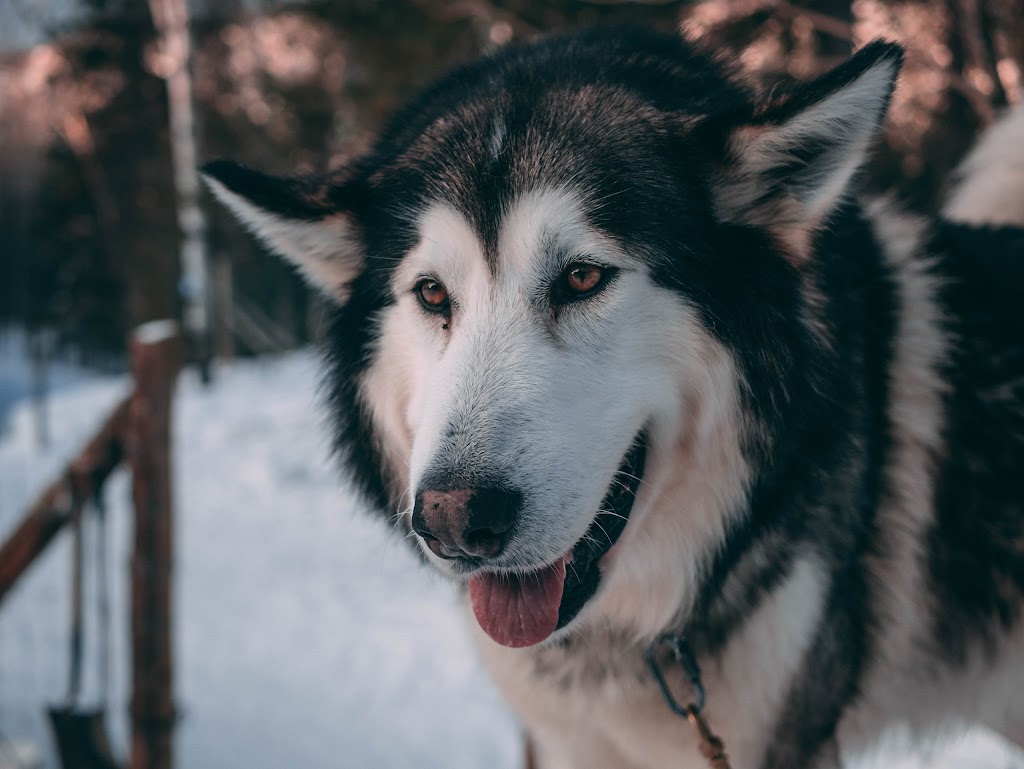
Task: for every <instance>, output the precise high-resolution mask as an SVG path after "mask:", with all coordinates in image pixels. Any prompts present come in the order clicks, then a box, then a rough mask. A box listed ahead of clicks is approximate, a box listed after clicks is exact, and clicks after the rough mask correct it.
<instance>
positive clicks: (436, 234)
mask: <svg viewBox="0 0 1024 769" xmlns="http://www.w3.org/2000/svg"><path fill="white" fill-rule="evenodd" d="M417 231H418V232H419V242H418V243H417V244H416V246H414V247H413V249H412V251H410V252H409V254H408V256H407V257H406V258H405V259H404V260H403V262H402V265H401V267H400V269H399V270H398V271H397V272H396V275H397V279H398V281H399V282H401V283H403V284H406V285H409V284H412V283H413V282H414V281H415V280H416V278H417V277H419V276H420V275H424V274H430V275H436V276H437V277H438V279H440V280H441V281H442V282H450V283H452V284H457V285H472V284H474V283H475V284H477V285H479V281H480V280H486V279H487V278H486V275H485V273H487V271H488V267H487V261H486V259H485V258H484V246H483V241H482V239H481V238H480V236H479V234H478V233H477V232H476V231H475V230H474V229H473V227H472V225H471V224H470V222H469V220H468V219H467V218H466V217H465V216H464V215H463V214H461V213H460V212H459V211H457V210H456V209H455V208H453V207H452V206H450V205H448V204H446V203H441V202H437V203H433V204H432V205H430V206H429V207H427V209H426V210H425V211H424V212H423V213H422V214H421V215H420V216H419V221H418V224H417Z"/></svg>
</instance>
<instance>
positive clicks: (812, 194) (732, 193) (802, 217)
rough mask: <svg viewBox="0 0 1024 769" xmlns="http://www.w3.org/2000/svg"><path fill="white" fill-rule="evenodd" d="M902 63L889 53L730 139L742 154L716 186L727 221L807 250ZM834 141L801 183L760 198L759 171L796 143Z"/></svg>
mask: <svg viewBox="0 0 1024 769" xmlns="http://www.w3.org/2000/svg"><path fill="white" fill-rule="evenodd" d="M896 68H897V64H896V62H895V61H893V60H892V59H883V60H882V61H880V62H878V63H877V64H875V65H874V66H872V67H870V68H868V69H867V70H865V71H864V72H863V73H862V74H861V75H860V76H859V77H858V78H857V79H856V80H854V81H853V82H851V83H848V84H847V85H845V86H844V87H842V88H840V89H839V90H837V91H835V92H833V93H831V94H829V95H828V96H827V97H825V98H824V99H822V100H820V101H818V102H816V103H815V104H812V105H810V106H809V107H807V108H806V109H804V110H803V111H801V112H799V113H797V114H796V115H794V116H793V117H791V118H790V119H789V120H787V121H786V122H784V123H782V124H781V125H772V126H747V127H745V128H740V129H738V130H737V131H736V132H735V134H734V136H733V140H732V151H733V153H734V155H735V157H736V160H735V161H734V162H733V163H732V164H730V165H729V167H728V168H726V169H723V172H722V174H721V175H720V178H719V179H718V182H717V184H716V187H715V206H716V212H717V213H718V215H719V216H720V217H722V219H723V220H724V221H736V222H744V223H748V224H755V225H759V226H763V227H767V228H768V229H769V230H770V231H771V232H773V233H775V234H776V236H777V237H778V238H779V239H780V240H781V241H783V242H784V243H785V245H787V246H788V247H789V248H790V249H791V251H792V252H793V254H794V256H796V257H797V258H801V257H803V256H804V255H805V254H806V252H807V249H808V244H809V240H810V236H811V234H813V232H814V231H815V230H817V229H818V227H819V226H820V225H821V223H822V222H823V221H824V219H825V218H826V217H827V216H828V214H829V213H830V212H831V211H832V210H833V209H834V208H835V207H836V206H837V205H838V204H839V202H840V201H841V200H842V198H843V196H844V195H846V193H847V190H848V188H849V183H850V179H851V178H852V177H853V174H854V172H855V171H856V170H857V169H858V168H860V166H861V165H863V163H864V161H865V159H866V158H867V150H868V148H869V146H870V145H871V142H872V140H873V139H874V138H875V136H876V135H877V133H878V129H879V126H880V125H881V122H882V118H883V117H884V115H885V108H886V105H887V103H888V99H889V93H890V91H891V89H892V83H893V80H894V78H895V77H896ZM821 141H828V142H829V143H830V145H831V146H830V147H829V149H828V150H827V151H825V152H824V153H823V154H822V155H821V156H819V157H817V158H815V159H814V160H813V161H812V163H811V164H810V165H805V166H803V167H801V168H800V169H798V170H796V171H795V172H794V173H795V174H798V175H799V176H800V184H799V185H794V186H793V187H792V188H790V189H787V190H786V191H785V192H781V193H779V194H778V195H777V196H775V198H774V199H772V200H771V201H768V202H765V201H762V200H760V199H759V198H760V196H761V195H762V194H763V186H764V184H763V182H762V181H761V179H762V178H763V177H764V176H765V175H767V174H769V173H770V172H771V171H772V170H773V169H776V168H778V167H780V166H785V165H787V164H789V163H791V162H792V160H793V152H794V150H796V149H798V148H800V147H804V146H807V145H808V144H812V143H817V142H821Z"/></svg>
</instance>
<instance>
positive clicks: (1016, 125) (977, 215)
mask: <svg viewBox="0 0 1024 769" xmlns="http://www.w3.org/2000/svg"><path fill="white" fill-rule="evenodd" d="M954 178H959V179H961V181H960V183H959V184H957V185H956V186H955V187H954V189H953V191H952V194H951V195H950V197H949V200H948V201H947V202H946V205H945V207H944V208H943V214H944V215H945V216H946V217H948V218H949V219H952V220H953V221H958V222H966V223H968V224H995V225H1017V226H1021V225H1024V194H1022V191H1024V107H1017V108H1016V109H1014V110H1013V111H1012V112H1010V113H1008V114H1007V115H1006V116H1005V117H1004V118H1003V119H1002V120H1000V121H998V122H996V123H995V124H993V125H992V126H991V127H990V128H989V129H988V131H986V132H985V134H984V135H983V136H982V137H981V141H979V142H978V145H977V146H976V147H975V148H974V149H973V150H971V152H970V153H969V154H968V155H967V158H966V159H965V160H964V162H963V163H961V164H960V167H959V169H958V170H957V172H956V174H954Z"/></svg>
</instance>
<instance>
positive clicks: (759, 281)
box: [205, 30, 1024, 769]
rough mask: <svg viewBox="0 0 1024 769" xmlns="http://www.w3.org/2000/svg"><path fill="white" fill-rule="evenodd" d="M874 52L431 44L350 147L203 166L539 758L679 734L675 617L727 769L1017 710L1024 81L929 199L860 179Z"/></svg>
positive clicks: (581, 762) (820, 766)
mask: <svg viewBox="0 0 1024 769" xmlns="http://www.w3.org/2000/svg"><path fill="white" fill-rule="evenodd" d="M901 58H902V54H901V51H900V49H899V47H898V46H895V45H892V44H888V43H883V42H875V43H872V44H870V45H868V46H865V47H864V48H863V49H861V50H860V51H859V52H858V53H857V54H855V55H854V56H853V58H852V59H851V60H850V61H848V62H846V63H845V64H842V65H840V66H839V67H837V68H836V69H835V70H833V71H831V72H829V73H827V74H825V75H824V76H822V77H821V78H819V79H817V80H815V81H813V82H810V83H806V84H802V85H799V86H795V87H792V88H788V89H783V88H778V89H774V90H772V91H771V92H769V93H760V92H758V91H756V90H754V89H752V88H750V87H748V86H747V85H745V84H744V81H743V78H742V76H741V75H740V74H739V73H737V72H736V71H735V70H734V68H732V67H731V66H730V65H728V64H726V63H723V62H721V61H718V60H717V59H716V58H715V57H713V56H709V55H707V54H706V53H703V52H701V51H700V50H699V49H698V48H696V47H694V46H692V45H690V44H687V43H684V42H683V41H681V40H679V39H676V38H672V37H667V36H659V35H654V34H649V33H645V32H611V31H600V30H598V31H591V32H586V33H581V34H578V35H573V36H565V37H555V38H548V39H544V40H541V41H539V42H534V43H529V44H526V45H522V46H516V47H510V48H507V49H504V50H502V51H499V52H498V53H496V54H495V55H493V56H491V57H488V58H485V59H482V60H480V61H478V62H474V63H472V64H469V65H467V66H465V67H463V68H462V69H459V70H457V71H455V72H453V73H451V74H450V75H448V76H446V77H444V78H443V79H441V80H440V81H438V83H437V84H436V85H435V86H433V87H432V88H431V89H430V90H428V91H427V92H425V93H424V94H423V95H421V96H420V97H419V98H418V99H417V100H415V101H414V102H413V103H412V104H410V105H409V106H408V107H407V108H406V109H405V110H403V111H402V112H401V113H400V114H399V115H397V116H396V117H395V118H394V119H393V120H392V121H391V123H390V125H389V127H388V128H386V129H385V130H384V131H383V133H382V134H381V136H380V138H379V140H378V142H377V143H376V145H375V147H374V148H373V150H372V151H371V152H370V153H369V154H367V155H366V156H365V157H363V158H361V159H360V160H357V161H356V162H354V163H352V164H351V165H350V166H348V167H346V168H342V169H339V170H337V171H334V172H331V173H327V174H323V175H318V176H314V177H305V178H294V179H281V178H274V177H268V176H265V175H262V174H260V173H258V172H255V171H251V170H248V169H245V168H242V167H239V166H236V165H233V164H230V163H225V162H217V163H214V164H211V165H210V166H208V167H207V168H206V169H205V171H206V176H207V180H208V182H209V184H210V186H211V188H212V190H213V191H214V192H215V193H216V195H217V196H218V197H219V198H220V199H221V200H222V201H223V202H224V203H225V204H226V205H227V206H228V207H229V208H230V209H232V211H234V212H235V213H236V214H237V215H238V216H239V218H240V219H241V220H242V221H243V222H244V223H246V224H247V225H248V226H249V227H250V228H251V229H252V230H253V231H254V233H255V234H257V235H258V236H259V237H260V238H262V239H263V240H264V242H265V243H267V244H268V245H269V246H270V247H271V248H272V249H274V250H275V251H277V252H279V253H280V254H282V255H283V256H284V257H285V258H287V259H289V260H291V261H292V262H293V263H294V264H295V265H296V266H297V267H298V268H299V269H301V270H302V271H303V272H304V274H305V275H306V276H307V277H308V278H309V279H310V281H311V282H312V283H313V284H314V285H315V286H317V287H318V288H320V289H321V290H322V291H324V293H325V294H326V295H327V296H328V297H330V298H331V300H332V303H333V308H334V309H333V318H332V322H331V328H330V332H329V336H328V341H327V360H328V368H327V373H326V376H325V384H326V390H327V392H328V396H329V398H328V401H329V408H330V409H331V415H332V420H333V424H334V425H335V427H336V445H337V449H338V451H339V454H340V456H341V457H342V460H343V464H344V467H345V468H346V469H347V471H348V472H349V474H350V476H351V477H352V478H353V479H354V481H355V482H356V484H357V485H358V487H359V488H360V489H361V490H362V491H363V492H364V493H365V495H366V497H367V498H368V500H369V501H370V502H371V503H372V505H373V506H374V507H375V508H377V509H378V510H379V511H380V512H381V514H382V515H383V516H384V517H385V518H386V519H387V520H389V521H391V522H392V523H394V524H395V525H396V526H398V527H399V528H400V529H401V530H403V531H404V532H407V533H408V534H409V535H410V540H411V541H413V542H414V543H415V544H416V546H417V548H418V549H419V550H420V552H421V553H422V555H423V557H424V559H425V560H426V561H428V562H429V563H430V564H431V566H432V567H434V568H436V569H438V570H440V571H441V572H443V573H445V574H447V575H449V576H450V577H451V578H452V579H454V580H457V581H459V582H460V583H464V584H467V585H468V590H467V618H468V619H469V621H470V622H471V624H472V625H473V627H474V628H475V632H476V635H477V636H478V639H479V647H480V652H481V655H482V658H483V660H484V662H485V664H486V666H487V668H488V669H489V670H490V672H491V674H492V675H493V677H494V679H495V680H496V681H497V683H498V685H499V686H500V688H501V690H502V691H503V692H504V694H505V696H506V697H507V698H508V700H509V702H510V703H511V704H512V706H513V707H514V708H515V709H516V711H517V713H518V714H519V715H520V717H521V718H522V720H523V722H524V724H525V726H526V728H527V730H528V731H529V734H530V735H531V738H532V740H533V742H534V744H535V746H536V750H537V756H538V761H539V764H540V767H541V768H542V769H549V768H554V767H575V768H578V769H583V768H584V767H585V768H586V769H601V768H605V767H606V768H607V769H613V768H614V769H625V768H626V767H629V768H631V769H664V767H693V769H698V768H699V767H703V766H704V765H705V763H704V759H703V758H701V756H700V754H699V752H698V747H697V741H696V738H695V734H694V732H693V730H692V729H691V728H690V727H689V725H688V724H687V723H686V722H685V721H683V720H681V719H680V718H679V717H678V716H676V715H674V714H673V713H672V712H670V711H669V710H668V708H667V707H666V705H665V703H664V701H663V700H662V697H661V696H660V694H659V692H658V690H657V688H656V686H655V685H654V682H653V680H652V679H651V676H650V673H649V671H648V670H647V668H646V667H645V665H644V662H643V655H644V651H645V649H646V648H647V646H648V645H649V644H650V642H651V641H652V640H653V639H655V638H657V637H658V636H659V635H660V634H663V633H671V634H674V635H677V636H679V637H684V638H685V639H686V641H687V643H688V644H689V646H690V648H691V649H692V650H693V651H694V653H695V655H696V657H697V659H698V661H699V664H700V666H701V668H702V671H703V680H704V684H705V687H706V690H707V706H706V711H705V715H706V717H707V719H708V721H709V722H710V723H711V724H712V726H713V727H714V728H715V729H716V731H717V732H718V733H719V734H720V735H721V737H722V738H723V739H724V741H725V744H726V747H727V750H728V753H729V756H730V759H731V761H732V765H733V767H734V768H735V769H836V767H838V766H840V762H841V757H842V756H843V755H847V754H852V753H855V752H856V751H858V750H861V749H863V748H866V747H868V746H870V745H872V744H873V743H875V742H876V741H877V740H878V739H879V737H880V736H881V735H883V733H884V732H885V731H886V730H887V729H888V728H890V727H892V726H896V725H905V726H909V727H910V729H911V730H912V732H913V733H914V734H917V735H920V736H922V737H923V736H928V735H932V734H948V733H949V732H950V730H951V727H953V726H955V725H959V724H968V723H983V724H986V725H988V726H990V727H992V728H994V729H996V730H998V731H1001V732H1002V733H1003V734H1005V735H1008V736H1010V737H1011V738H1013V739H1018V740H1020V739H1022V738H1024V695H1022V694H1021V692H1022V691H1024V638H1022V627H1021V607H1022V598H1024V512H1022V508H1021V505H1022V500H1024V482H1022V480H1021V477H1022V476H1021V468H1022V467H1024V331H1022V329H1024V323H1021V321H1020V318H1019V315H1020V309H1019V305H1018V301H1019V300H1020V298H1021V297H1022V296H1024V267H1022V264H1024V262H1022V259H1024V247H1022V238H1024V235H1022V231H1021V230H1020V229H1015V227H1020V226H1022V225H1024V113H1017V114H1016V115H1013V116H1011V117H1010V118H1008V119H1007V120H1006V121H1004V122H1003V123H1001V124H1000V125H999V126H997V127H996V128H995V129H994V130H993V131H992V132H991V134H990V135H989V136H987V137H986V138H985V139H983V140H982V142H981V144H980V146H979V147H978V148H977V149H976V151H975V152H974V153H973V154H972V156H971V157H970V158H969V159H968V160H967V161H966V162H965V164H964V166H963V168H962V171H961V172H960V174H959V177H958V179H957V181H956V186H955V187H954V192H953V194H952V196H951V198H950V202H949V205H948V208H947V211H946V215H945V216H944V217H943V218H939V219H934V220H924V219H919V218H915V217H912V216H909V215H906V214H904V213H902V212H901V211H900V209H899V206H898V205H896V204H895V203H894V202H893V201H891V200H887V199H868V198H866V197H865V196H863V195H861V194H860V193H859V192H858V187H859V184H858V182H859V173H858V171H859V169H860V168H861V166H862V165H863V163H864V160H865V159H866V157H867V155H868V153H869V151H870V147H871V145H872V142H873V141H874V140H875V139H876V137H877V134H878V132H879V130H880V128H881V126H882V124H883V121H884V117H885V112H886V109H887V106H888V102H889V99H890V95H891V93H892V90H893V88H894V87H895V84H896V81H897V77H898V73H899V68H900V63H901ZM470 615H471V616H470ZM674 684H675V685H678V686H679V687H680V689H679V690H680V691H685V684H684V683H683V681H682V679H681V677H680V680H678V681H675V682H674Z"/></svg>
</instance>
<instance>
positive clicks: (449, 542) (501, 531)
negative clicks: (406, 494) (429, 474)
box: [412, 489, 522, 558]
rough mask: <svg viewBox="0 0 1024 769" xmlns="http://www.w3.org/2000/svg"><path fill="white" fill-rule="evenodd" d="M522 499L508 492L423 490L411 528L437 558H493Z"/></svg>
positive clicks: (417, 499)
mask: <svg viewBox="0 0 1024 769" xmlns="http://www.w3.org/2000/svg"><path fill="white" fill-rule="evenodd" d="M521 506H522V495H521V494H519V493H518V492H516V491H510V490H508V489H443V490H442V489H424V490H422V491H420V492H419V493H418V494H417V495H416V504H415V505H414V507H413V512H412V528H413V531H415V532H416V533H417V534H419V535H420V536H421V537H423V541H424V542H426V543H427V547H429V548H430V550H431V552H433V553H434V555H437V556H438V557H440V558H460V557H466V556H468V557H470V558H494V557H495V556H497V555H498V554H500V553H501V551H502V550H504V549H505V545H506V544H507V543H508V538H509V534H510V533H511V531H512V527H513V526H514V525H515V522H516V519H517V518H518V517H519V508H520V507H521Z"/></svg>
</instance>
